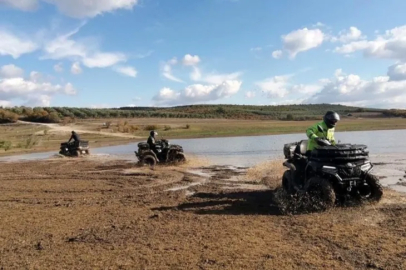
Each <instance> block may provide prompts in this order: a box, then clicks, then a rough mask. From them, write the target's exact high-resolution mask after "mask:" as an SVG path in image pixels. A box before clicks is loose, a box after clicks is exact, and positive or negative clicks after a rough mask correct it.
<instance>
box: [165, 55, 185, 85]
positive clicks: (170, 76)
mask: <svg viewBox="0 0 406 270" xmlns="http://www.w3.org/2000/svg"><path fill="white" fill-rule="evenodd" d="M177 63H178V60H177V58H176V57H174V58H172V59H171V60H169V61H168V62H166V63H164V64H163V66H162V75H163V76H164V77H165V78H167V79H168V80H171V81H174V82H180V83H183V81H182V80H181V79H179V78H177V77H175V76H174V75H173V74H172V66H174V65H176V64H177Z"/></svg>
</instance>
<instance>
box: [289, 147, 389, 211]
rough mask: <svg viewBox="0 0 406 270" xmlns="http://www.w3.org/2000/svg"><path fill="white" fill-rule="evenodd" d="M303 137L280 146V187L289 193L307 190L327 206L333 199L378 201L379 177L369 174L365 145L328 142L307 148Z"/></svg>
mask: <svg viewBox="0 0 406 270" xmlns="http://www.w3.org/2000/svg"><path fill="white" fill-rule="evenodd" d="M307 143H308V141H307V140H303V141H300V142H295V143H289V144H285V145H284V155H285V158H286V159H287V160H286V161H285V162H284V163H283V165H284V166H285V167H287V168H288V170H287V171H285V173H284V174H283V177H282V187H283V189H284V190H285V192H286V193H288V194H290V195H294V194H304V193H307V194H308V195H310V196H311V197H312V198H315V199H317V200H318V201H320V202H321V203H322V204H323V205H324V206H323V207H324V208H329V207H331V206H333V205H334V204H335V203H336V200H339V199H345V198H348V196H349V197H350V198H357V199H360V200H363V201H369V202H378V201H380V199H381V197H382V194H383V188H382V186H381V184H380V183H379V178H378V177H377V176H375V175H373V174H372V173H371V171H372V168H373V164H372V163H371V161H370V160H369V150H368V148H367V146H366V145H354V144H337V145H331V144H330V143H328V141H327V140H325V142H324V143H325V146H318V147H317V148H316V149H314V150H312V151H310V152H308V151H307Z"/></svg>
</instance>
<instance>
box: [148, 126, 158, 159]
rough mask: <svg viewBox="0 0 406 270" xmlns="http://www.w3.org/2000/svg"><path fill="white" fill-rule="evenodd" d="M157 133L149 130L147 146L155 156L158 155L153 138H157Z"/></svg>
mask: <svg viewBox="0 0 406 270" xmlns="http://www.w3.org/2000/svg"><path fill="white" fill-rule="evenodd" d="M157 135H158V133H157V132H155V131H154V130H151V132H150V133H149V137H148V141H147V143H148V145H149V148H150V149H151V150H152V151H154V152H155V153H156V154H158V151H157V150H156V146H155V136H157Z"/></svg>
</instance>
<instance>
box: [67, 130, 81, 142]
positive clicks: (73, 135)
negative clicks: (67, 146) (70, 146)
mask: <svg viewBox="0 0 406 270" xmlns="http://www.w3.org/2000/svg"><path fill="white" fill-rule="evenodd" d="M71 140H74V141H75V142H78V141H80V137H79V135H78V134H77V133H76V132H74V133H72V136H70V139H69V141H68V142H70V141H71Z"/></svg>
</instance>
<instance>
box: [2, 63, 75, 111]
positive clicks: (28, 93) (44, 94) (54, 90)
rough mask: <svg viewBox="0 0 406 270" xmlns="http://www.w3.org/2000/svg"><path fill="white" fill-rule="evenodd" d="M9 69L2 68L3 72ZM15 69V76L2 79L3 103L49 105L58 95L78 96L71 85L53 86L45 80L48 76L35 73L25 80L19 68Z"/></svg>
mask: <svg viewBox="0 0 406 270" xmlns="http://www.w3.org/2000/svg"><path fill="white" fill-rule="evenodd" d="M5 67H6V68H5ZM7 69H9V68H7V66H3V67H2V68H1V70H7ZM13 69H14V71H17V72H14V74H13V76H9V77H3V78H2V79H0V100H2V101H7V102H11V101H12V100H14V99H18V100H22V101H24V102H26V103H27V104H34V103H35V104H49V101H50V100H51V98H52V96H54V95H56V94H67V95H75V94H76V90H75V88H74V87H73V85H72V84H70V83H67V84H65V85H60V84H53V83H51V82H49V81H47V80H46V79H45V78H46V76H42V74H41V73H39V72H35V71H33V72H31V73H30V75H29V77H28V78H24V77H23V74H22V71H21V70H18V68H17V67H15V68H13ZM17 75H21V76H17Z"/></svg>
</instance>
